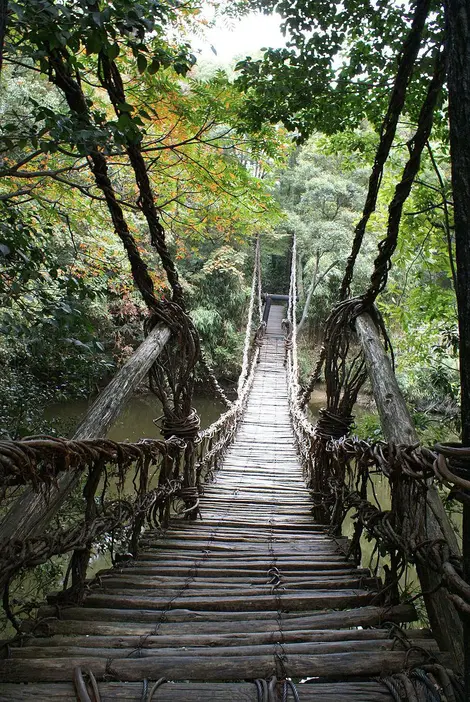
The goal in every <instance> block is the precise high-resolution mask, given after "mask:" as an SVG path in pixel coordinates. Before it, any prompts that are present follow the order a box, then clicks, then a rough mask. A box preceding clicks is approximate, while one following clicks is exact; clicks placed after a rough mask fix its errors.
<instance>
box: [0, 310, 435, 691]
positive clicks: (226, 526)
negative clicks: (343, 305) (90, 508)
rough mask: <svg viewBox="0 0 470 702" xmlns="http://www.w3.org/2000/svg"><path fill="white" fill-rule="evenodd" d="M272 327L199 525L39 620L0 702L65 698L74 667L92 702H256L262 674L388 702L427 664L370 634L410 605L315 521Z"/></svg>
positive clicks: (150, 542)
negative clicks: (389, 683)
mask: <svg viewBox="0 0 470 702" xmlns="http://www.w3.org/2000/svg"><path fill="white" fill-rule="evenodd" d="M281 315H282V310H281V308H279V307H275V306H274V307H273V308H272V312H271V317H270V324H269V328H268V334H267V338H266V341H265V344H264V347H263V349H262V354H261V361H260V363H259V366H258V368H257V371H256V376H255V380H254V385H253V389H252V391H251V394H250V398H249V402H248V406H247V409H246V412H245V415H244V419H243V422H242V424H241V426H240V429H239V432H238V434H237V437H236V440H235V442H234V444H233V445H232V446H231V448H230V450H229V451H228V453H227V455H226V458H225V460H224V465H223V469H222V470H221V471H220V473H219V474H218V475H217V479H216V481H215V482H214V483H213V484H210V485H208V486H207V487H206V489H205V494H204V497H203V499H202V503H201V513H202V521H200V520H198V521H197V522H187V521H178V520H173V522H172V523H171V525H170V528H169V529H168V531H167V532H166V533H165V534H164V535H161V534H159V533H156V532H155V533H153V532H147V533H146V534H145V539H144V540H143V542H142V549H141V552H140V555H139V558H138V559H137V560H136V561H135V562H133V563H132V564H131V565H126V566H125V567H120V568H114V569H113V570H112V571H108V572H107V573H105V574H103V575H102V576H101V577H100V578H98V579H97V580H96V581H95V582H94V583H93V584H92V586H91V590H90V594H89V595H88V597H87V599H86V602H85V606H83V607H75V608H73V607H70V608H66V609H63V610H62V611H61V612H60V616H59V617H58V618H57V612H56V610H55V609H54V608H52V607H50V608H49V611H47V610H48V608H44V611H43V614H44V613H49V614H50V617H51V618H50V619H49V620H48V622H47V636H45V637H44V638H36V639H31V640H29V641H28V642H26V644H25V645H24V646H23V647H21V648H12V649H11V650H10V658H9V660H4V661H1V662H0V675H1V679H2V680H3V681H4V684H3V685H1V686H0V700H4V701H6V700H8V701H9V702H11V701H13V702H14V701H16V700H52V701H53V700H57V701H58V700H60V701H61V702H68V700H75V699H76V697H75V693H74V688H73V684H72V682H71V681H72V679H73V670H74V667H75V666H81V667H82V669H83V670H84V671H86V670H88V669H89V670H92V671H93V672H94V674H95V675H96V677H97V679H98V681H99V689H100V694H101V700H102V702H105V701H106V702H107V701H110V700H116V701H117V700H126V701H131V700H133V701H134V700H135V701H136V702H137V701H138V700H150V699H154V700H159V702H162V701H167V702H176V701H179V702H183V701H184V702H192V701H194V702H195V701H197V700H206V699H211V700H214V701H215V702H217V701H220V702H222V701H224V702H230V700H234V701H235V700H240V701H242V700H243V701H245V702H249V701H253V702H255V701H256V700H258V699H266V698H264V697H261V696H260V697H258V693H257V690H256V685H255V684H253V682H246V681H253V680H254V679H257V678H264V679H268V678H270V676H273V675H277V677H278V678H279V679H281V678H284V677H286V676H288V677H291V678H293V679H294V680H296V681H299V680H300V679H303V678H306V677H311V678H314V680H312V681H311V682H312V683H313V684H298V685H297V688H298V695H299V699H300V700H312V701H313V700H315V701H316V702H320V701H321V702H341V701H342V700H351V701H356V702H359V701H360V702H372V701H374V702H380V701H383V702H385V701H386V700H387V701H388V700H391V697H390V695H389V693H388V692H387V690H386V688H385V687H384V686H383V685H382V684H381V683H379V682H376V681H375V682H374V681H373V680H372V678H373V677H374V676H380V675H381V674H389V673H392V672H396V671H398V670H400V669H402V668H404V667H406V666H409V665H410V664H412V663H413V662H414V661H415V662H418V661H420V660H422V659H423V654H422V653H411V655H410V652H408V654H406V653H405V652H404V651H402V650H400V647H399V646H398V647H397V645H396V642H395V643H394V642H393V640H392V639H391V638H390V634H389V632H390V629H387V628H381V622H383V621H388V622H390V621H394V622H403V621H409V620H411V619H412V618H413V615H414V611H413V609H412V607H410V606H405V605H401V606H398V607H394V608H386V607H384V606H382V605H381V604H380V602H378V601H377V597H376V590H377V582H376V581H375V580H374V579H373V578H371V577H370V574H369V572H368V571H367V570H364V569H360V568H357V567H356V566H355V565H354V564H353V563H351V562H349V561H348V560H347V559H346V557H345V555H344V552H343V548H342V547H344V543H343V542H342V541H341V540H334V539H333V538H331V537H330V536H328V535H327V534H326V533H325V530H324V528H323V527H322V526H320V525H317V524H315V523H314V522H313V520H312V517H311V502H310V498H309V495H308V492H307V490H306V489H305V486H304V482H303V479H302V472H301V468H300V465H299V462H298V460H297V456H296V453H295V449H294V441H293V434H292V429H291V425H290V421H289V415H288V406H287V390H286V378H285V372H284V368H283V357H284V348H283V343H282V338H281V336H280V316H281ZM414 637H415V639H416V642H417V643H418V644H419V646H420V647H421V649H422V650H423V649H427V650H428V651H434V650H435V649H436V646H435V644H434V642H433V640H432V639H430V638H428V637H426V635H423V633H421V632H416V633H415V634H414ZM160 677H164V678H166V679H168V680H170V681H176V682H170V683H166V684H164V685H162V686H161V687H159V688H158V691H155V694H154V696H151V688H152V683H149V692H148V693H145V689H146V688H145V686H146V682H145V680H146V679H147V680H151V681H155V680H157V679H159V678H160ZM177 681H180V682H177ZM20 682H28V683H29V684H28V685H18V684H17V683H20ZM9 683H16V684H9ZM291 695H292V693H291ZM83 699H86V698H85V697H84V698H83ZM90 699H92V700H93V699H94V698H93V696H91V698H90ZM269 699H274V697H270V698H269ZM289 699H293V696H290V697H289Z"/></svg>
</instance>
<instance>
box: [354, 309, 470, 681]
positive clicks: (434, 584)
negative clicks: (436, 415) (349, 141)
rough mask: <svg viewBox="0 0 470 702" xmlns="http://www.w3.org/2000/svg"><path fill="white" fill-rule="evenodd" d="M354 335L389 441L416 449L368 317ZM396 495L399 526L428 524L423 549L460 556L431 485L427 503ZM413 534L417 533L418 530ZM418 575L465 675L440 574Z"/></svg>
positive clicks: (442, 640) (456, 622) (422, 528)
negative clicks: (434, 544) (431, 546)
mask: <svg viewBox="0 0 470 702" xmlns="http://www.w3.org/2000/svg"><path fill="white" fill-rule="evenodd" d="M356 332H357V336H358V338H359V342H360V345H361V347H362V350H363V352H364V357H365V360H366V365H367V370H368V372H369V378H370V381H371V384H372V391H373V393H374V398H375V403H376V405H377V409H378V412H379V415H380V421H381V424H382V430H383V433H384V436H385V439H386V440H387V441H390V442H392V443H395V444H414V443H418V441H419V440H418V435H417V433H416V429H415V427H414V425H413V421H412V419H411V416H410V413H409V411H408V408H407V406H406V403H405V400H404V398H403V395H402V393H401V391H400V388H399V386H398V383H397V380H396V377H395V374H394V372H393V369H392V366H391V363H390V360H389V358H388V356H387V354H386V352H385V349H384V347H383V345H382V342H381V339H380V336H379V333H378V331H377V328H376V326H375V324H374V322H373V320H372V318H371V317H370V315H368V314H362V315H360V316H359V317H358V318H357V319H356ZM395 492H396V494H395V495H392V508H393V507H394V502H395V505H396V506H397V508H398V513H399V515H400V518H401V521H402V524H401V526H405V528H406V527H407V525H409V524H410V520H411V518H412V517H417V516H418V515H419V514H422V515H424V518H422V519H420V522H419V525H417V526H418V530H419V531H418V533H417V536H416V538H417V541H418V542H420V543H422V542H425V541H428V540H430V541H434V540H435V539H442V538H445V539H446V541H447V543H448V544H449V547H450V548H451V550H452V551H453V552H454V553H456V554H458V553H459V548H458V544H457V539H456V537H455V533H454V531H453V529H452V525H451V523H450V521H449V518H448V516H447V513H446V511H445V509H444V505H443V504H442V501H441V499H440V497H439V494H438V492H437V490H436V488H435V487H434V486H433V485H429V486H428V490H427V494H426V498H424V497H420V496H419V495H417V494H416V492H415V491H413V492H412V491H411V489H410V487H409V486H408V485H406V484H402V485H399V486H398V489H397V490H396V491H395ZM420 499H421V500H423V501H424V499H425V502H421V504H419V500H420ZM420 508H421V509H420ZM413 528H416V525H415V524H413ZM416 571H417V573H418V578H419V582H420V585H421V589H422V591H423V597H424V602H425V604H426V609H427V612H428V616H429V621H430V623H431V627H432V630H433V634H434V637H435V638H436V641H437V643H438V644H439V646H440V647H441V648H442V649H443V650H447V651H450V652H451V653H452V654H453V656H454V657H455V660H456V663H457V665H458V666H459V668H460V670H462V669H463V665H464V649H463V633H462V622H461V619H460V616H459V614H458V612H457V609H456V608H455V606H454V604H453V602H452V601H451V600H450V599H449V597H448V595H447V593H446V591H445V590H444V588H442V587H441V577H440V575H439V574H438V573H436V572H435V571H434V570H432V569H431V568H429V567H427V566H426V565H423V564H422V563H417V564H416Z"/></svg>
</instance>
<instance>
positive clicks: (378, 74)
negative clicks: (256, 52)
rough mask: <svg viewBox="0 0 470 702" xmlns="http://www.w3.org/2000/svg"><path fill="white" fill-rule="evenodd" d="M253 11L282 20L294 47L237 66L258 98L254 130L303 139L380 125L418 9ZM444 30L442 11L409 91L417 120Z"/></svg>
mask: <svg viewBox="0 0 470 702" xmlns="http://www.w3.org/2000/svg"><path fill="white" fill-rule="evenodd" d="M253 5H254V6H255V7H257V8H260V9H262V10H264V11H265V12H273V11H275V12H277V13H279V14H280V15H281V17H282V18H283V25H282V27H283V29H284V31H285V32H286V36H287V42H286V48H282V49H275V48H269V49H268V50H267V51H266V52H265V54H264V56H263V58H262V59H259V60H253V59H252V58H251V57H248V58H246V59H245V60H243V61H241V62H240V63H239V64H238V66H237V68H238V69H239V70H240V71H241V75H240V77H239V78H238V81H237V83H238V85H239V87H240V88H241V89H242V90H244V91H246V92H247V94H248V96H249V98H250V100H249V102H248V103H247V104H246V109H245V117H246V119H247V121H248V122H249V123H250V124H253V125H259V124H261V123H262V122H263V120H272V121H273V122H274V123H275V122H283V124H284V125H285V126H286V128H287V129H289V130H290V131H292V132H295V134H296V138H297V140H298V141H302V140H303V139H305V138H306V137H307V136H309V135H310V134H312V133H313V132H314V131H316V130H318V131H321V132H324V133H326V134H332V133H335V132H342V131H345V130H351V129H354V128H356V127H357V126H358V125H360V123H361V121H362V120H363V119H364V118H367V119H368V120H369V121H370V122H371V123H372V124H373V125H374V126H375V127H378V126H379V125H380V123H381V121H382V117H383V115H384V114H385V111H386V106H387V101H388V98H389V89H390V86H391V84H392V81H393V78H394V76H395V72H396V61H397V56H398V55H399V54H400V52H401V50H402V45H403V42H404V40H405V37H406V35H407V33H408V31H409V28H410V25H411V19H412V15H413V11H414V8H415V3H408V2H407V3H401V4H399V3H398V4H397V3H389V2H386V0H380V1H379V2H377V3H369V2H366V3H364V2H362V0H350V1H348V2H333V3H327V2H315V1H314V0H295V2H290V1H287V0H281V1H279V0H255V1H254V2H253ZM443 27H444V21H443V8H442V6H436V7H435V8H434V12H433V13H432V16H431V17H430V19H429V21H428V24H427V27H426V30H425V46H426V50H425V51H423V52H422V54H421V55H420V56H419V58H418V61H417V66H416V69H415V71H414V76H413V80H412V83H411V85H410V87H409V92H408V98H407V105H406V111H407V112H408V114H410V115H412V117H413V118H415V117H416V114H417V110H418V109H419V108H418V104H419V101H420V100H421V99H422V96H423V91H424V85H425V84H426V82H427V81H428V80H429V79H430V76H431V73H432V61H433V59H432V54H433V52H432V48H433V47H434V46H439V45H440V44H441V41H442V35H443Z"/></svg>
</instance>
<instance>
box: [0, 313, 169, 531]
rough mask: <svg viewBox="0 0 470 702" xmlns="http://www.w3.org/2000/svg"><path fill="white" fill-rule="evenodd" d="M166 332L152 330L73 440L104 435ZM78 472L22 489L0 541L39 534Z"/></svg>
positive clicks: (1, 528)
mask: <svg viewBox="0 0 470 702" xmlns="http://www.w3.org/2000/svg"><path fill="white" fill-rule="evenodd" d="M170 334H171V332H170V330H169V329H168V327H165V326H163V325H157V326H155V327H154V329H152V331H151V332H150V334H149V335H148V336H147V338H146V339H145V340H144V341H143V342H142V344H141V345H140V346H139V348H138V349H137V350H136V351H135V353H134V354H133V355H132V356H131V358H130V359H129V360H128V361H127V363H125V364H124V366H123V367H122V368H121V369H120V370H119V371H118V373H116V375H115V376H114V378H113V379H112V380H111V382H110V383H109V384H108V385H107V386H106V388H105V389H104V390H103V392H102V393H100V395H99V396H98V397H97V399H96V400H95V402H94V403H93V405H92V406H91V408H90V409H89V411H88V412H87V414H86V416H85V418H84V419H83V421H82V422H81V423H80V425H79V427H78V429H77V430H76V432H75V434H74V436H73V438H74V439H77V440H84V439H98V438H100V437H103V436H106V433H107V431H108V429H109V428H110V426H111V425H112V423H113V422H114V420H115V419H116V418H117V416H118V414H119V412H120V411H121V409H122V407H123V406H124V404H125V403H126V402H127V400H128V399H129V398H130V396H131V395H132V393H133V392H134V390H135V388H136V387H137V386H138V385H139V383H140V382H141V381H142V380H143V378H144V377H145V374H146V373H147V372H148V370H149V368H150V367H151V365H152V363H153V362H154V361H155V359H156V358H157V357H158V355H159V354H160V352H161V350H162V349H163V347H164V346H165V344H166V342H167V341H168V339H169V338H170ZM80 475H81V473H77V472H70V473H64V474H63V475H61V476H60V478H59V479H58V481H57V485H56V486H51V488H50V489H49V490H48V492H47V495H45V494H44V493H43V492H40V491H34V490H32V489H30V488H28V489H26V490H25V491H24V493H23V494H22V495H21V496H20V497H19V498H18V499H17V500H16V502H15V503H14V505H13V506H12V508H11V509H10V511H9V512H8V514H7V515H6V516H5V517H4V519H3V520H2V522H1V523H0V544H2V543H5V542H6V541H8V540H9V539H11V538H15V539H25V538H27V537H30V536H38V535H39V534H41V533H42V531H44V529H45V527H46V526H47V524H48V523H49V522H50V520H51V519H52V518H53V516H54V515H55V514H56V513H57V510H58V509H59V507H60V506H61V505H62V504H63V502H64V500H65V499H66V497H67V496H68V495H69V494H70V492H71V491H72V490H73V488H74V487H75V485H76V484H77V482H78V480H79V477H80Z"/></svg>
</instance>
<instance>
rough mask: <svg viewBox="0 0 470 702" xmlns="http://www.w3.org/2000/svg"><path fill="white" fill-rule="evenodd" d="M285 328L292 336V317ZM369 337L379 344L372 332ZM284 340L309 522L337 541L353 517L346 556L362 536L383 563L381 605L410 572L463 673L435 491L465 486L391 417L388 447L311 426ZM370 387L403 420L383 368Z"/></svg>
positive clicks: (467, 596)
mask: <svg viewBox="0 0 470 702" xmlns="http://www.w3.org/2000/svg"><path fill="white" fill-rule="evenodd" d="M294 289H295V288H292V287H291V290H294ZM365 317H366V315H361V317H359V318H358V321H357V322H356V325H357V324H359V325H360V324H365V322H364V321H363V320H364V318H365ZM359 320H361V321H359ZM369 320H370V321H369V323H367V326H366V327H364V328H365V329H366V331H365V332H364V333H363V334H362V335H359V339H360V341H361V343H362V350H363V353H365V355H366V358H367V350H366V348H365V346H364V344H365V345H366V346H367V344H368V343H370V339H371V338H372V336H373V329H375V325H374V323H373V322H372V320H371V319H370V318H369ZM293 325H294V328H293V331H294V332H295V317H294V318H293ZM371 325H372V326H371ZM375 335H376V337H377V339H379V335H378V332H377V330H375ZM292 336H294V334H292ZM292 336H291V338H292ZM291 338H290V339H289V338H288V339H287V344H286V353H287V359H288V360H287V374H288V386H289V404H290V413H291V417H292V422H293V427H294V434H295V439H296V444H297V448H298V452H299V455H300V459H301V462H302V465H303V468H304V474H305V477H306V481H307V485H308V487H309V488H310V490H311V492H312V497H313V499H314V514H315V517H316V519H318V520H319V521H321V522H323V523H326V524H328V525H329V527H330V529H331V531H332V533H334V534H335V535H340V534H341V527H342V523H343V521H344V519H345V517H346V515H347V514H348V513H350V511H351V510H352V509H354V511H355V514H354V517H353V520H354V522H355V532H354V537H353V539H352V542H351V546H350V555H352V556H354V557H355V558H356V560H357V561H358V562H359V561H360V559H361V549H360V539H361V535H362V533H363V531H365V532H367V533H368V534H369V536H370V537H372V538H374V539H375V540H376V541H377V544H378V545H379V547H380V548H381V549H382V550H385V551H386V552H387V553H388V554H390V555H391V559H392V560H391V566H390V568H391V570H390V571H389V576H390V577H388V578H387V580H386V583H385V587H384V595H385V596H386V597H388V599H389V601H392V602H393V601H394V598H396V597H397V596H398V581H399V577H400V574H401V572H400V571H403V570H404V569H405V568H407V567H408V564H413V565H414V566H416V568H417V572H418V577H419V580H420V584H421V588H422V590H423V593H424V598H425V604H426V607H427V610H428V614H429V618H430V621H431V624H432V626H433V628H435V629H436V630H435V631H434V635H435V637H436V638H437V639H438V642H439V643H440V645H441V646H442V647H443V648H444V649H446V650H450V651H451V652H452V653H453V655H454V656H455V659H456V661H457V662H458V664H460V666H461V667H463V646H462V637H461V631H462V626H461V620H460V617H459V611H460V612H463V613H465V615H466V616H468V614H469V613H470V585H469V584H468V583H466V582H465V580H464V579H463V577H462V575H463V569H462V560H461V558H460V556H459V549H458V545H457V541H456V538H455V533H454V532H453V529H452V526H451V524H450V522H449V519H448V516H447V513H446V512H445V509H444V506H443V504H442V499H441V498H440V496H439V494H438V492H437V490H436V488H435V485H436V484H439V485H442V486H444V487H445V488H449V487H450V488H451V489H452V491H453V493H454V494H455V488H464V487H465V488H467V489H468V488H470V483H469V482H468V481H465V480H462V477H460V476H459V475H458V474H457V470H453V469H452V467H449V464H448V460H447V458H446V456H445V453H446V448H445V447H436V448H439V449H440V451H441V452H439V451H437V450H431V449H429V448H426V447H422V446H420V445H419V441H418V440H417V435H416V432H415V430H414V428H413V425H412V422H411V419H409V422H408V423H407V422H406V421H402V422H400V421H397V416H398V415H393V416H392V417H391V418H390V422H389V425H390V426H394V427H395V429H396V431H395V432H394V433H392V434H390V426H384V424H383V418H382V427H383V429H384V433H385V436H387V429H388V438H389V439H390V440H389V441H386V442H374V443H369V442H366V441H363V440H359V439H358V438H357V437H354V436H347V434H348V433H349V426H350V419H351V418H350V417H347V418H344V419H343V418H341V417H340V416H336V415H332V414H331V413H328V412H326V410H321V411H320V420H319V421H318V422H317V423H316V424H315V425H312V423H311V422H310V421H309V419H308V418H307V416H306V414H305V411H304V409H303V408H302V404H301V399H299V398H300V397H301V393H299V392H298V384H297V377H296V375H295V373H294V368H295V363H294V359H293V358H292V356H293V354H294V352H295V351H294V349H295V347H294V345H293V344H292V341H291ZM381 348H382V353H383V355H381V356H380V358H379V360H377V363H376V366H377V367H378V368H380V369H383V368H384V367H385V365H386V362H385V359H386V361H387V363H388V358H387V355H386V352H385V350H384V349H383V347H381ZM367 368H368V371H369V373H372V374H373V373H374V370H373V368H372V366H371V364H368V365H367ZM372 384H373V390H374V395H375V399H376V404H377V406H378V407H380V406H381V405H382V407H386V408H387V409H386V410H384V411H385V413H386V412H389V413H390V403H391V399H390V398H392V397H397V398H398V400H397V403H398V404H399V405H400V407H402V414H401V416H402V417H405V416H406V417H409V414H408V411H407V409H406V405H405V403H404V400H403V398H402V396H401V394H400V391H399V389H398V385H397V383H396V379H395V376H394V374H393V371H392V369H391V366H390V375H387V377H386V379H385V380H384V381H382V385H383V387H384V388H385V391H384V392H385V394H384V395H383V396H380V394H377V392H376V391H375V390H376V389H375V387H374V383H372ZM392 404H393V403H392ZM403 407H404V409H403ZM381 414H382V415H383V413H381ZM371 471H374V472H377V471H379V472H380V473H381V474H382V475H384V476H385V478H386V479H387V480H388V482H389V485H390V493H391V499H392V506H391V508H390V509H386V510H384V509H382V508H380V506H378V505H377V504H374V503H373V502H371V501H370V499H369V496H368V486H369V484H370V472H371Z"/></svg>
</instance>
